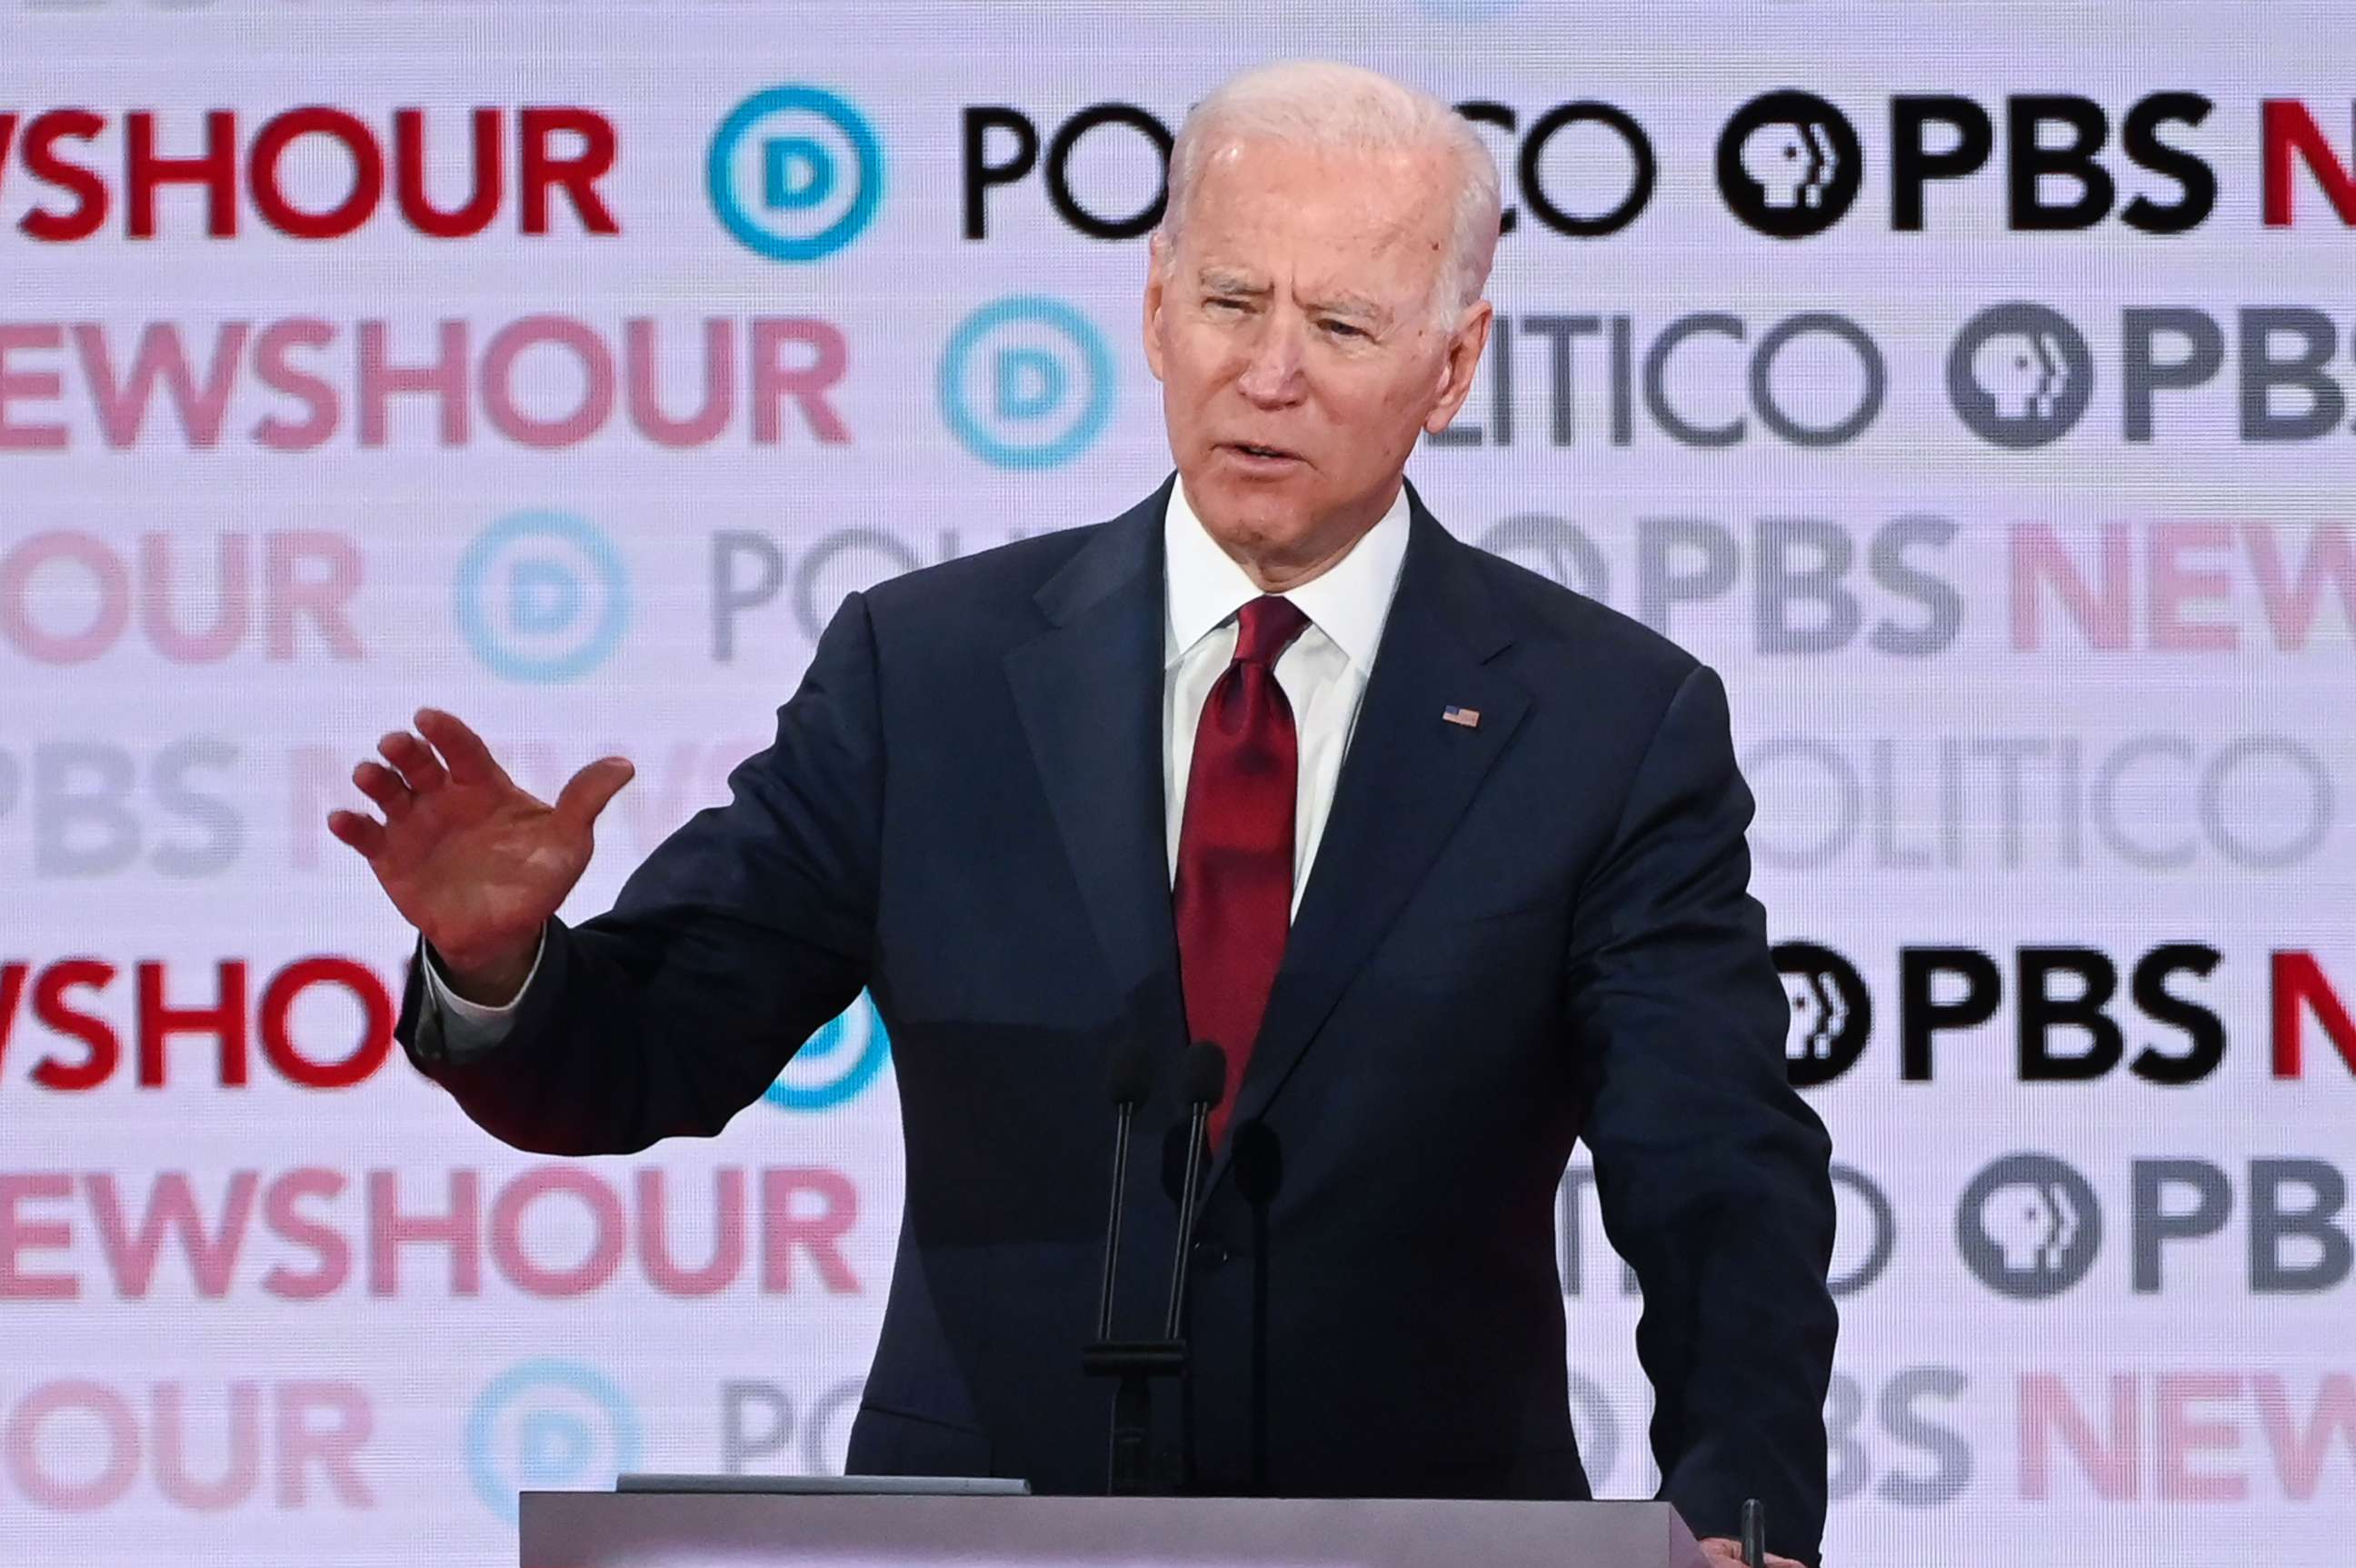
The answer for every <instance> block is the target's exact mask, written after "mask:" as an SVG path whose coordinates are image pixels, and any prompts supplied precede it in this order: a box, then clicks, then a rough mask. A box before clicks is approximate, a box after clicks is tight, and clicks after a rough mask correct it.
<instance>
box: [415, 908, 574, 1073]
mask: <svg viewBox="0 0 2356 1568" xmlns="http://www.w3.org/2000/svg"><path fill="white" fill-rule="evenodd" d="M417 950H418V952H419V954H420V956H421V957H422V958H423V961H424V965H425V995H426V999H427V1001H426V1004H427V1005H428V1006H429V1007H432V1008H435V1009H438V1010H439V1011H440V1012H441V1014H442V1041H443V1045H444V1047H446V1048H447V1049H448V1051H449V1053H450V1054H451V1055H452V1056H454V1057H465V1056H469V1055H473V1054H475V1053H477V1052H480V1051H485V1050H488V1049H489V1048H490V1047H493V1046H496V1045H498V1043H499V1042H500V1041H501V1040H503V1039H505V1038H506V1037H507V1035H508V1031H509V1029H511V1028H513V1027H514V1026H515V1018H516V1013H517V1012H518V1010H519V1009H520V1008H521V1007H522V1006H523V999H524V996H525V994H526V993H529V992H530V990H531V983H532V980H533V978H534V977H535V976H537V975H538V974H539V973H540V963H541V959H542V958H544V957H546V956H547V953H548V930H547V928H546V927H544V926H543V927H542V928H541V933H540V945H539V946H537V947H536V948H534V949H533V950H532V954H531V968H530V971H529V972H526V974H525V975H524V977H523V985H522V986H521V987H520V988H519V990H518V991H517V992H516V993H515V996H514V998H513V999H512V1000H510V1001H509V1003H508V1004H506V1005H505V1006H502V1007H487V1006H485V1005H484V1004H482V1003H480V1002H469V1001H467V1000H466V998H465V997H463V996H461V995H459V994H458V993H456V992H455V991H453V990H451V989H450V986H449V983H448V982H446V981H444V979H443V978H442V959H441V955H440V954H438V953H436V952H435V951H434V948H433V944H432V943H430V942H428V941H427V940H425V939H424V938H423V936H420V937H419V938H418V939H417Z"/></svg>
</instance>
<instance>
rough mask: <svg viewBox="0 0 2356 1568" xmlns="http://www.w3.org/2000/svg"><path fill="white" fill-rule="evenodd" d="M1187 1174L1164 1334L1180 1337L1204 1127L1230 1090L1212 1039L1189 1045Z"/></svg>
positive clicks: (1224, 1058) (1223, 1059)
mask: <svg viewBox="0 0 2356 1568" xmlns="http://www.w3.org/2000/svg"><path fill="white" fill-rule="evenodd" d="M1183 1071H1184V1073H1185V1079H1184V1080H1183V1081H1184V1083H1185V1085H1186V1106H1187V1112H1186V1174H1185V1177H1184V1179H1183V1181H1181V1183H1180V1184H1179V1187H1178V1244H1177V1255H1176V1256H1175V1257H1173V1259H1172V1260H1171V1262H1170V1311H1169V1315H1168V1317H1167V1318H1166V1320H1165V1322H1164V1326H1163V1328H1162V1337H1163V1338H1165V1339H1169V1340H1171V1341H1173V1342H1175V1341H1176V1340H1177V1338H1178V1318H1179V1313H1180V1310H1181V1309H1182V1308H1183V1306H1184V1305H1185V1302H1186V1254H1187V1253H1188V1252H1190V1251H1193V1250H1194V1248H1193V1245H1192V1243H1193V1240H1194V1200H1195V1198H1196V1197H1199V1196H1200V1194H1199V1193H1198V1192H1197V1191H1196V1190H1195V1189H1196V1187H1198V1186H1199V1184H1200V1180H1201V1177H1202V1174H1203V1130H1204V1128H1205V1127H1206V1126H1207V1125H1209V1123H1210V1120H1211V1112H1212V1110H1213V1109H1214V1108H1215V1107H1216V1106H1217V1104H1218V1103H1219V1101H1222V1100H1224V1099H1226V1093H1227V1053H1226V1052H1225V1051H1223V1050H1221V1049H1220V1048H1219V1047H1217V1046H1215V1045H1214V1044H1213V1043H1212V1042H1210V1041H1209V1040H1197V1041H1195V1042H1194V1044H1193V1045H1191V1046H1189V1047H1186V1058H1185V1063H1184V1067H1183Z"/></svg>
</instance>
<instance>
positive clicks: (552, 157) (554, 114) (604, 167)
mask: <svg viewBox="0 0 2356 1568" xmlns="http://www.w3.org/2000/svg"><path fill="white" fill-rule="evenodd" d="M518 124H519V126H520V128H521V130H522V134H523V150H522V154H521V156H520V157H519V159H518V165H517V170H516V184H517V187H518V188H519V190H520V192H521V194H522V197H523V231H524V232H525V233H527V234H545V233H547V232H548V208H549V200H548V198H549V193H550V192H551V191H552V190H557V189H562V191H563V192H564V195H565V199H566V200H567V201H569V202H571V203H572V206H573V216H574V217H576V218H578V219H579V220H581V227H582V229H583V230H584V231H586V232H588V233H591V234H618V233H620V232H621V231H622V230H621V225H620V224H618V223H616V222H615V221H614V214H613V213H612V211H610V210H609V209H607V208H606V206H605V198H603V197H601V196H599V195H598V194H597V182H598V181H599V180H601V179H603V178H605V176H606V175H607V174H609V173H611V172H612V170H613V167H614V155H615V151H616V140H615V136H614V125H613V122H612V121H610V120H608V119H606V118H605V116H604V115H603V114H600V113H596V112H595V111H594V110H591V109H573V108H533V109H526V110H525V111H523V113H522V114H521V115H520V116H519V118H518ZM562 135H574V136H578V137H580V138H581V150H580V151H579V152H578V153H576V154H574V155H573V156H570V157H565V156H559V155H558V153H557V151H556V148H555V138H557V137H558V136H562Z"/></svg>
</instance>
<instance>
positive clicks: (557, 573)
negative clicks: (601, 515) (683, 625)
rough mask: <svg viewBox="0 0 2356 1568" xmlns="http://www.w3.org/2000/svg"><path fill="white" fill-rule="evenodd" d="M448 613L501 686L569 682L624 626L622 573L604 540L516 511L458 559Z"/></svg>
mask: <svg viewBox="0 0 2356 1568" xmlns="http://www.w3.org/2000/svg"><path fill="white" fill-rule="evenodd" d="M455 601H456V602H455V606H454V613H455V616H456V618H457V622H458V632H459V635H460V636H462V637H464V638H465V639H466V646H467V647H468V648H470V649H472V650H474V654H475V657H476V658H477V659H479V660H482V661H483V664H484V665H485V667H486V668H487V669H489V670H491V671H493V672H494V673H497V674H499V675H503V676H505V677H506V678H507V679H509V680H510V681H532V682H564V681H573V680H577V679H579V678H580V677H581V676H583V675H585V674H587V673H588V672H589V671H592V670H594V669H595V668H596V667H597V666H598V665H599V664H600V663H602V662H604V660H605V656H606V655H607V654H609V653H611V652H613V650H614V647H615V644H616V643H617V642H619V641H620V640H621V638H622V631H623V628H625V627H626V625H627V624H628V621H629V609H630V602H629V601H630V585H629V576H628V574H627V573H626V572H625V571H624V570H623V568H622V558H621V556H620V555H619V554H618V553H616V551H615V549H614V545H613V542H612V541H610V540H608V539H607V538H606V537H605V535H604V534H603V533H601V532H598V531H597V530H596V529H595V528H594V527H592V526H590V524H589V523H588V522H586V521H584V520H583V519H581V518H579V517H576V516H574V515H573V513H571V512H566V511H519V512H513V513H510V514H509V515H508V516H506V517H503V518H501V519H499V520H498V521H497V522H494V523H493V524H491V525H490V527H488V528H487V529H485V530H483V532H481V533H480V534H478V535H477V536H476V539H475V542H473V543H472V544H470V545H468V546H467V547H466V554H464V555H463V556H461V557H460V558H459V561H458V571H457V576H456V581H455Z"/></svg>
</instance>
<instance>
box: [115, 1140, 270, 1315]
mask: <svg viewBox="0 0 2356 1568" xmlns="http://www.w3.org/2000/svg"><path fill="white" fill-rule="evenodd" d="M82 1182H83V1187H84V1189H85V1190H86V1191H87V1193H88V1195H89V1197H90V1208H91V1218H92V1219H94V1220H95V1221H96V1222H97V1225H98V1240H99V1247H100V1250H101V1251H103V1252H104V1253H105V1254H106V1263H107V1268H108V1269H109V1271H110V1272H112V1274H113V1275H114V1289H115V1293H116V1294H118V1295H123V1296H127V1297H129V1298H131V1299H132V1300H134V1301H135V1300H139V1299H141V1298H143V1297H145V1295H146V1294H147V1293H148V1291H149V1290H150V1289H151V1288H152V1287H153V1286H154V1284H155V1265H156V1263H157V1262H158V1261H159V1260H160V1259H161V1258H162V1256H163V1251H164V1239H165V1236H166V1232H169V1233H170V1234H171V1235H172V1236H173V1237H174V1238H175V1239H176V1240H177V1244H178V1250H179V1252H180V1254H181V1256H183V1257H185V1258H186V1259H187V1261H188V1272H189V1274H190V1276H191V1277H192V1278H193V1279H194V1280H195V1281H196V1286H197V1294H198V1295H201V1296H203V1297H205V1298H206V1299H207V1300H210V1301H218V1300H220V1298H221V1297H222V1296H224V1295H227V1294H229V1287H230V1276H231V1275H232V1274H233V1273H235V1272H236V1269H237V1258H238V1254H239V1252H241V1251H243V1250H244V1247H245V1229H246V1225H247V1223H248V1222H249V1221H250V1220H251V1219H252V1217H253V1196H254V1190H255V1187H256V1186H257V1185H258V1178H257V1177H256V1176H254V1174H253V1173H252V1171H237V1172H234V1173H232V1174H231V1175H230V1178H229V1197H228V1200H227V1202H226V1203H224V1204H223V1206H222V1209H221V1218H220V1228H219V1229H218V1230H215V1231H214V1232H212V1233H211V1234H207V1233H206V1230H205V1224H204V1218H203V1216H202V1215H201V1214H200V1213H199V1212H198V1206H197V1196H196V1191H195V1188H194V1187H192V1186H191V1185H190V1183H189V1180H188V1177H187V1174H186V1173H185V1172H181V1171H166V1172H165V1173H164V1174H162V1175H160V1176H157V1177H156V1178H155V1183H154V1185H153V1186H151V1187H149V1188H148V1190H147V1203H146V1207H145V1209H144V1210H143V1211H142V1212H141V1214H140V1217H139V1224H138V1230H137V1231H136V1233H135V1234H134V1232H133V1230H132V1229H131V1228H130V1227H129V1226H128V1225H126V1224H125V1223H124V1222H123V1200H122V1198H121V1197H120V1196H119V1195H117V1193H116V1192H115V1189H114V1177H113V1176H112V1175H111V1174H109V1173H106V1172H103V1171H100V1172H94V1173H92V1174H91V1175H89V1176H84V1177H83V1178H82Z"/></svg>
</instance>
